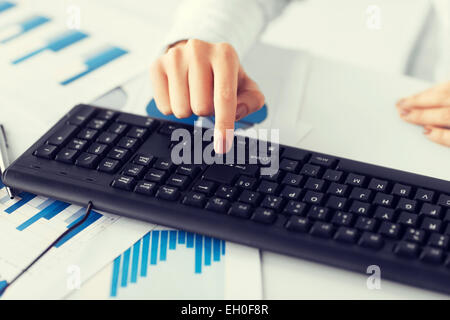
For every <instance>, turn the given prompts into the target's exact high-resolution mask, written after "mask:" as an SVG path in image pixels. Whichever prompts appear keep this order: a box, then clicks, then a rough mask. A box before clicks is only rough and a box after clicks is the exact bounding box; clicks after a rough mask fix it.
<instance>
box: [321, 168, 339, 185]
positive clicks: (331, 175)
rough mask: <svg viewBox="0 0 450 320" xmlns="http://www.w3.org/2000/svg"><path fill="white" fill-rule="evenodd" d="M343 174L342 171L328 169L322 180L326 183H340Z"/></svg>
mask: <svg viewBox="0 0 450 320" xmlns="http://www.w3.org/2000/svg"><path fill="white" fill-rule="evenodd" d="M342 174H343V172H342V171H337V170H332V169H327V170H326V171H325V173H324V174H323V177H322V178H323V179H324V180H326V181H331V182H339V181H341V178H342Z"/></svg>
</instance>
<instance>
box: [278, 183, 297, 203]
mask: <svg viewBox="0 0 450 320" xmlns="http://www.w3.org/2000/svg"><path fill="white" fill-rule="evenodd" d="M301 192H302V189H300V188H295V187H291V186H284V187H283V190H281V192H280V197H282V198H286V199H288V200H297V199H298V198H299V197H300V194H301Z"/></svg>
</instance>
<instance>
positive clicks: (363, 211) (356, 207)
mask: <svg viewBox="0 0 450 320" xmlns="http://www.w3.org/2000/svg"><path fill="white" fill-rule="evenodd" d="M370 208H371V206H370V204H368V203H365V202H361V201H356V200H354V201H353V202H352V205H351V206H350V209H349V212H351V213H357V214H359V215H364V216H368V215H369V214H370Z"/></svg>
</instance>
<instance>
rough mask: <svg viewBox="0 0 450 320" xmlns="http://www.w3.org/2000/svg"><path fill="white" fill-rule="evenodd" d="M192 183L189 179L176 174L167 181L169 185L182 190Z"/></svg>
mask: <svg viewBox="0 0 450 320" xmlns="http://www.w3.org/2000/svg"><path fill="white" fill-rule="evenodd" d="M190 182H191V179H189V177H187V176H183V175H181V174H176V173H174V174H172V175H171V176H170V177H169V179H167V182H166V183H167V184H168V185H171V186H174V187H177V188H178V189H180V190H184V189H186V188H187V186H188V185H189V183H190Z"/></svg>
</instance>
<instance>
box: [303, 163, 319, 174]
mask: <svg viewBox="0 0 450 320" xmlns="http://www.w3.org/2000/svg"><path fill="white" fill-rule="evenodd" d="M319 172H320V167H319V166H315V165H312V164H309V163H307V164H305V165H304V166H303V167H302V169H301V170H300V174H303V175H305V176H309V177H317V176H318V175H319Z"/></svg>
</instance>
